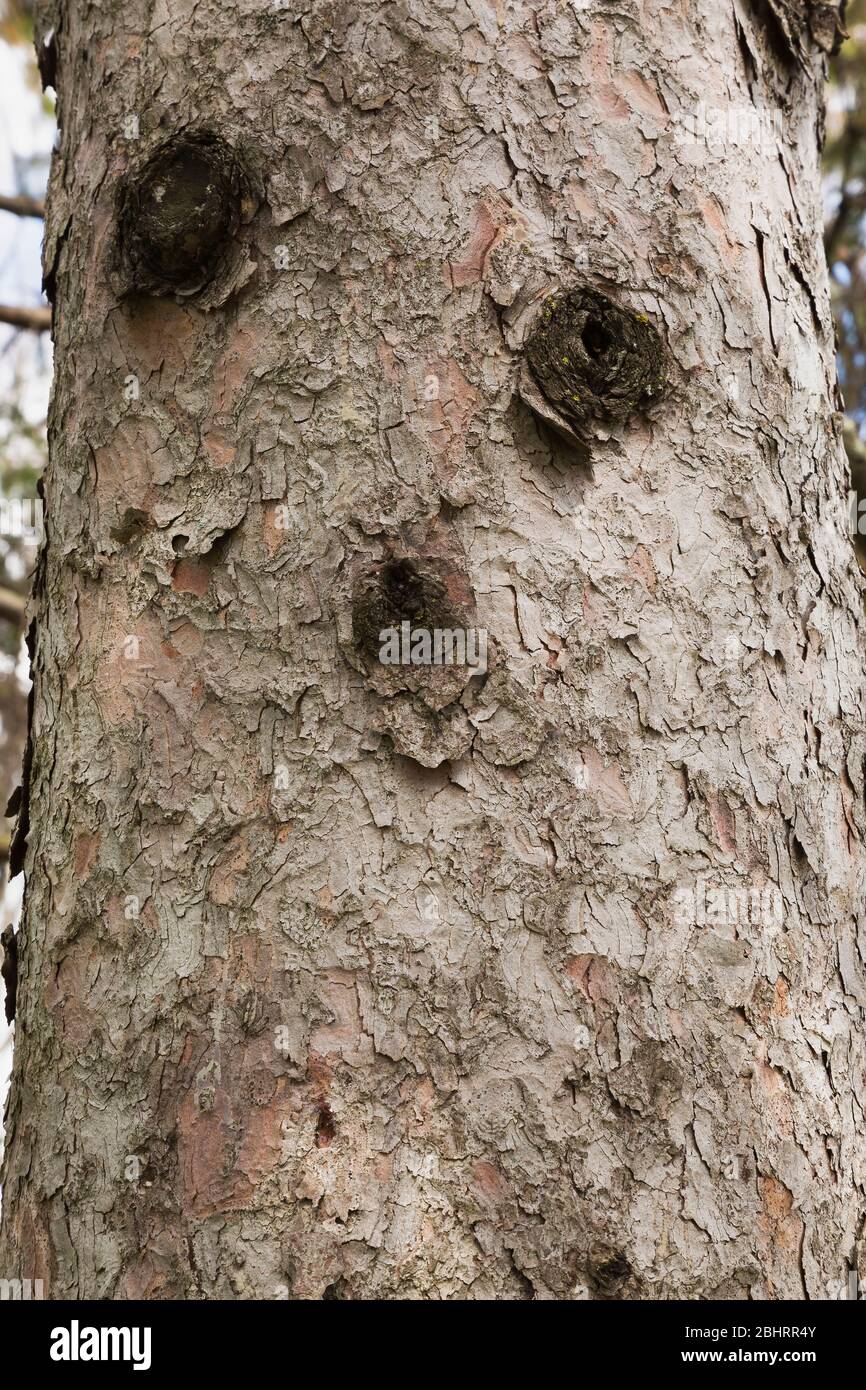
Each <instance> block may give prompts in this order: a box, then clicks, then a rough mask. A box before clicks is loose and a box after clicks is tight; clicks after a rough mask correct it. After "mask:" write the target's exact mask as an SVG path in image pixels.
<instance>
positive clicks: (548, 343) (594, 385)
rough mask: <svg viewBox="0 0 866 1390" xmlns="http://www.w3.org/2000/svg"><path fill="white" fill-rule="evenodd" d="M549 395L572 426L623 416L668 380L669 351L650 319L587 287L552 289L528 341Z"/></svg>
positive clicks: (536, 374) (536, 375)
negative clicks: (556, 292) (561, 290)
mask: <svg viewBox="0 0 866 1390" xmlns="http://www.w3.org/2000/svg"><path fill="white" fill-rule="evenodd" d="M525 352H526V360H527V363H528V365H529V370H530V372H531V374H532V377H533V379H534V381H535V382H536V384H537V386H538V387H539V389H540V390H541V392H542V393H543V395H544V396H545V397H546V398H547V400H548V401H549V402H550V403H551V405H553V406H554V407H555V409H556V410H557V411H559V413H560V415H562V416H564V417H565V418H566V419H567V420H568V421H570V422H571V423H572V424H573V425H574V426H577V427H582V426H585V425H586V423H587V422H588V421H589V420H603V421H616V420H624V419H626V418H627V417H628V416H629V415H631V414H632V413H633V412H634V411H635V410H639V409H641V408H642V407H646V406H647V405H649V404H650V403H651V402H652V401H654V400H656V399H658V398H659V397H660V396H661V395H662V394H663V392H664V390H665V387H666V386H667V381H668V373H667V357H666V353H665V349H664V345H663V343H662V340H661V338H660V337H659V335H658V333H657V332H656V330H655V328H654V327H653V325H652V324H651V323H650V321H649V319H648V318H646V316H645V315H643V314H634V313H632V312H631V310H629V309H623V308H621V307H620V306H619V305H618V304H614V302H613V300H612V299H608V297H607V295H604V294H601V293H600V291H599V290H595V289H590V288H589V287H588V286H578V287H577V288H576V289H572V290H565V291H563V292H561V293H558V294H552V295H551V296H550V297H549V298H548V299H546V300H545V302H544V304H543V305H542V308H541V313H540V316H539V320H538V323H537V325H536V327H535V328H534V329H533V331H532V333H531V334H530V336H529V338H528V340H527V342H526V348H525Z"/></svg>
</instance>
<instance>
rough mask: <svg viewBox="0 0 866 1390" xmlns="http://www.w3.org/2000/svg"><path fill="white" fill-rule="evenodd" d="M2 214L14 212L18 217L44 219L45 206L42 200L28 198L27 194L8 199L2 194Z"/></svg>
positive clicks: (0, 195)
mask: <svg viewBox="0 0 866 1390" xmlns="http://www.w3.org/2000/svg"><path fill="white" fill-rule="evenodd" d="M0 212H14V213H15V216H16V217H44V216H45V204H44V203H43V201H42V199H41V198H28V197H27V194H26V193H19V194H16V195H15V197H13V198H6V197H4V196H3V194H2V193H0Z"/></svg>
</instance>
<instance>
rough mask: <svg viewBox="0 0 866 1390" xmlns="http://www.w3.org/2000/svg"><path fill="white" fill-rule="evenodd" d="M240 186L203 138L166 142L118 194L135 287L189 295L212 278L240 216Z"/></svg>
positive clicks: (229, 155) (236, 169) (231, 165)
mask: <svg viewBox="0 0 866 1390" xmlns="http://www.w3.org/2000/svg"><path fill="white" fill-rule="evenodd" d="M244 188H245V180H244V176H243V172H242V170H241V167H240V165H239V163H238V161H237V159H236V157H235V154H234V152H233V150H231V149H230V147H229V146H228V145H226V144H225V143H224V142H223V141H222V140H220V139H219V137H218V136H216V135H212V134H210V133H208V132H193V133H188V134H184V135H182V136H179V137H177V138H176V139H173V140H170V141H168V142H167V143H166V144H165V145H164V146H163V147H162V148H161V149H160V150H158V151H157V153H156V154H155V155H154V156H153V157H152V159H151V160H150V161H149V162H148V163H147V164H146V165H145V167H144V169H143V170H142V171H141V172H140V173H137V174H134V175H131V176H130V177H129V178H128V179H127V181H126V183H125V184H124V187H123V189H122V192H121V210H120V231H121V241H122V245H123V249H124V254H125V257H126V261H127V264H128V268H129V272H130V278H131V282H132V287H133V288H134V289H136V290H138V291H139V292H141V293H146V294H184V295H188V294H194V293H195V292H196V291H197V290H199V289H201V288H202V286H203V285H205V284H207V283H208V282H209V281H210V280H212V279H213V278H214V276H215V275H216V274H217V272H218V270H219V268H220V265H221V262H222V261H223V259H224V258H225V256H226V254H227V252H228V251H229V250H230V248H231V244H232V240H233V238H234V236H235V233H236V232H237V230H238V227H239V226H240V223H241V220H242V214H243V201H244Z"/></svg>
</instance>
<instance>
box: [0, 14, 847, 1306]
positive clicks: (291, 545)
mask: <svg viewBox="0 0 866 1390" xmlns="http://www.w3.org/2000/svg"><path fill="white" fill-rule="evenodd" d="M831 10H832V7H831V6H827V5H823V6H818V5H812V4H807V3H806V0H798V2H797V3H793V0H792V3H786V4H782V3H781V0H775V2H774V3H770V4H762V5H758V4H752V3H749V0H734V3H733V4H731V5H720V4H719V3H718V0H692V3H690V4H689V5H684V4H671V3H665V2H663V0H617V3H614V4H611V3H608V2H607V0H585V2H584V0H571V3H570V4H566V3H561V2H559V0H534V3H529V0H513V3H511V2H510V0H456V3H455V0H447V2H446V0H400V2H399V3H393V4H385V3H379V2H378V0H360V3H358V0H356V2H355V3H352V4H349V3H346V4H340V3H336V0H308V3H306V4H305V5H300V4H294V3H282V0H276V2H275V3H272V4H268V3H266V0H246V3H244V4H243V5H240V6H237V7H229V8H226V7H225V5H223V4H221V3H218V0H207V2H206V3H199V4H188V5H187V4H181V3H179V2H176V0H160V2H159V3H157V4H156V5H150V4H147V5H146V4H144V3H142V0H127V3H126V4H124V5H123V6H122V7H117V6H108V7H96V6H93V5H89V4H84V3H82V2H81V0H68V2H67V3H65V4H63V5H62V6H61V7H60V8H59V9H58V8H56V7H55V6H52V5H47V6H45V7H44V9H43V12H42V16H41V21H40V33H39V42H40V45H41V57H42V66H43V72H45V74H46V76H47V77H48V78H49V80H55V79H52V67H56V86H57V91H58V97H59V113H60V141H59V147H58V150H57V152H56V156H55V161H54V167H53V173H52V178H51V187H50V190H49V192H50V196H49V205H48V220H47V227H46V275H47V282H48V285H49V287H50V289H51V293H52V295H53V298H54V306H55V317H54V322H55V328H54V332H55V338H56V346H57V367H56V381H55V387H54V396H53V403H52V408H51V421H50V452H51V458H50V466H49V469H48V474H47V479H46V518H47V545H46V549H45V553H44V557H43V561H42V566H41V571H40V577H39V581H38V586H37V594H36V600H35V613H36V621H35V627H34V634H35V638H34V674H35V686H34V698H33V709H32V721H31V757H30V759H29V770H28V773H27V777H26V783H25V788H24V806H23V808H22V817H21V824H20V827H19V831H20V833H19V837H18V845H19V853H20V852H21V846H22V845H23V843H24V835H25V834H26V832H27V827H28V825H29V836H28V838H27V842H26V861H25V868H26V872H27V894H26V908H25V915H24V921H23V924H22V928H21V931H20V933H19V950H18V957H19V982H18V1013H17V1021H16V1048H15V1068H14V1076H13V1085H12V1092H11V1100H10V1103H9V1106H8V1114H7V1126H8V1141H7V1152H6V1159H5V1168H4V1175H3V1183H4V1186H3V1208H4V1210H3V1227H2V1240H0V1273H3V1274H5V1275H7V1276H12V1275H20V1276H21V1277H30V1278H40V1277H41V1278H43V1279H44V1281H45V1286H46V1289H47V1291H48V1292H49V1293H50V1295H51V1296H53V1297H79V1298H92V1297H109V1298H129V1297H142V1296H143V1297H151V1298H186V1297H204V1298H216V1297H229V1298H275V1297H277V1298H278V1297H292V1298H298V1297H300V1298H311V1299H320V1298H350V1299H363V1298H373V1297H385V1298H401V1297H403V1298H435V1299H455V1298H473V1299H475V1298H500V1299H528V1298H533V1297H534V1298H545V1299H549V1298H557V1299H572V1298H587V1297H588V1298H591V1299H628V1298H646V1299H667V1298H690V1299H703V1298H712V1297H721V1298H747V1297H752V1298H758V1299H785V1298H802V1297H807V1298H810V1299H826V1298H831V1297H838V1296H839V1295H840V1292H841V1290H842V1289H843V1288H844V1286H845V1283H846V1280H847V1278H848V1271H849V1269H851V1268H853V1267H855V1266H856V1264H857V1260H858V1250H859V1258H860V1261H861V1265H860V1270H861V1275H863V1274H864V1273H866V1270H864V1269H863V1264H862V1261H863V1252H862V1246H861V1245H859V1242H860V1240H861V1234H862V1229H863V1220H864V1194H863V1173H864V1160H866V1141H864V1125H863V1114H862V1108H861V1106H862V1097H863V1095H864V1094H866V1085H864V1031H863V1023H864V1003H866V960H864V957H866V928H864V918H863V906H862V904H863V897H864V868H866V860H864V851H863V835H864V733H863V727H862V710H863V675H864V662H863V631H862V627H861V619H860V604H861V595H860V581H859V578H858V575H857V571H856V566H855V564H854V562H853V558H852V551H851V545H850V541H849V538H848V535H847V533H846V525H845V507H844V497H845V493H846V488H847V477H846V465H845V462H844V456H843V453H842V450H841V445H840V428H841V415H840V413H839V408H840V403H839V401H838V397H837V394H836V387H835V366H834V352H833V329H832V324H831V319H830V313H829V307H828V287H827V276H826V269H825V265H824V261H823V255H822V251H821V246H820V166H819V144H820V134H821V123H822V116H821V108H822V87H823V81H824V74H825V68H826V51H827V50H828V49H829V48H830V46H831V45H832V42H833V40H834V32H833V30H834V26H833V24H832V23H830V17H831V16H830V17H828V12H830V11H831ZM52 29H53V30H54V35H53V38H52V39H51V40H50V42H46V37H47V35H48V33H49V31H50V30H52ZM425 618H426V619H427V623H426V626H427V627H436V628H442V627H447V628H449V629H456V628H461V629H466V628H472V629H475V630H477V631H480V632H482V633H484V634H486V636H487V642H488V647H487V663H486V670H482V669H479V668H471V667H470V666H468V665H464V666H454V667H442V668H437V667H426V666H424V665H420V666H419V665H410V666H399V665H397V666H385V665H383V663H382V661H381V660H380V657H379V653H378V652H377V650H376V646H377V641H378V639H379V635H380V633H381V631H383V630H385V629H387V628H388V626H389V622H390V620H392V619H393V622H394V624H396V625H398V626H399V625H400V624H401V623H402V622H403V621H409V622H410V623H411V622H419V621H420V620H421V619H425ZM422 625H423V624H422Z"/></svg>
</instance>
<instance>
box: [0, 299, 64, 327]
mask: <svg viewBox="0 0 866 1390" xmlns="http://www.w3.org/2000/svg"><path fill="white" fill-rule="evenodd" d="M0 323H11V324H12V327H13V328H29V329H30V330H31V332H33V333H47V332H48V330H49V328H50V327H51V310H50V309H43V308H37V309H17V308H13V307H12V306H11V305H8V304H0Z"/></svg>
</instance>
